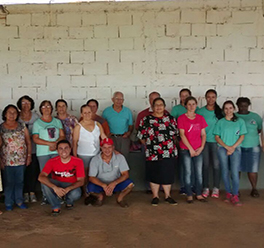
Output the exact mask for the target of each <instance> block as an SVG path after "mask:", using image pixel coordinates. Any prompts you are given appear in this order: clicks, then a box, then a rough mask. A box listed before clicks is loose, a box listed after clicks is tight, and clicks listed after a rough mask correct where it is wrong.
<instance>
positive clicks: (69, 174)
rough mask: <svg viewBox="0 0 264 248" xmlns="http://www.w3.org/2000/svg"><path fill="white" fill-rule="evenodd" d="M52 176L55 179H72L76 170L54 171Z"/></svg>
mask: <svg viewBox="0 0 264 248" xmlns="http://www.w3.org/2000/svg"><path fill="white" fill-rule="evenodd" d="M54 174H55V175H56V176H57V177H65V178H69V177H74V176H75V174H76V169H72V170H69V171H54Z"/></svg>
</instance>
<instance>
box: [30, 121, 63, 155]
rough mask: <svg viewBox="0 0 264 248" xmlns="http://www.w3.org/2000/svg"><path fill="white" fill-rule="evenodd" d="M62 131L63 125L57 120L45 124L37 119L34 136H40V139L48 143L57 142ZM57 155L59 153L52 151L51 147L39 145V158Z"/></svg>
mask: <svg viewBox="0 0 264 248" xmlns="http://www.w3.org/2000/svg"><path fill="white" fill-rule="evenodd" d="M60 129H63V127H62V123H61V121H60V120H58V119H56V118H52V121H51V122H45V121H42V120H41V119H37V120H36V121H35V122H34V124H33V129H32V135H34V134H38V136H39V138H40V139H43V140H46V141H56V140H57V139H58V138H59V137H60ZM50 154H57V151H50V150H49V146H45V145H38V144H37V156H45V155H50Z"/></svg>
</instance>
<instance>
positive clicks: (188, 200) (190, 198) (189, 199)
mask: <svg viewBox="0 0 264 248" xmlns="http://www.w3.org/2000/svg"><path fill="white" fill-rule="evenodd" d="M186 201H187V203H188V204H191V203H193V197H192V196H191V197H190V196H188V197H187V199H186Z"/></svg>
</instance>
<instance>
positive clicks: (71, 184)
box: [38, 140, 85, 216]
mask: <svg viewBox="0 0 264 248" xmlns="http://www.w3.org/2000/svg"><path fill="white" fill-rule="evenodd" d="M57 151H58V154H59V156H57V157H55V158H52V159H50V160H49V161H48V162H47V163H46V165H45V167H44V168H43V170H42V172H41V173H40V175H39V178H38V180H39V181H40V182H41V183H42V184H43V185H44V191H45V193H46V196H47V199H48V201H49V203H50V204H51V207H52V215H53V216H57V215H58V214H60V211H61V210H60V207H61V201H62V199H64V200H65V201H66V208H67V209H69V210H70V209H72V208H73V202H74V201H76V200H78V199H79V198H80V197H81V188H80V187H81V186H83V184H84V178H85V173H84V165H83V161H82V160H81V159H79V158H76V157H73V156H71V144H70V143H69V141H68V140H61V141H59V142H58V143H57ZM49 174H51V175H52V178H49V177H48V176H49Z"/></svg>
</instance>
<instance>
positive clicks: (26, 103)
mask: <svg viewBox="0 0 264 248" xmlns="http://www.w3.org/2000/svg"><path fill="white" fill-rule="evenodd" d="M21 104H22V105H30V104H31V102H21Z"/></svg>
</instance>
